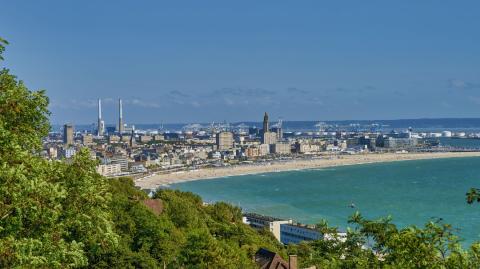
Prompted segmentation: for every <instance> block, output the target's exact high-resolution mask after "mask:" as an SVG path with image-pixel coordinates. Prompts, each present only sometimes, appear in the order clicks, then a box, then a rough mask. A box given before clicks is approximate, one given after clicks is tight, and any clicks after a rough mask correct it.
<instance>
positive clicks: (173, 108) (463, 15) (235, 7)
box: [0, 0, 480, 124]
mask: <svg viewBox="0 0 480 269" xmlns="http://www.w3.org/2000/svg"><path fill="white" fill-rule="evenodd" d="M478 10H480V1H468V0H466V1H448V0H446V1H433V0H432V1H353V0H352V1H318V0H317V1H278V0H277V1H249V0H245V1H225V0H221V1H208V0H206V1H119V0H116V1H113V0H112V1H106V0H102V1H93V0H88V1H87V0H85V1H54V0H48V1H34V0H30V1H3V2H2V3H1V8H0V36H1V37H3V38H4V39H6V40H8V41H9V43H10V45H8V47H7V50H6V52H5V54H4V58H5V61H4V62H1V63H0V66H4V67H7V68H9V69H10V70H11V72H12V73H13V74H15V75H17V76H18V77H19V78H20V79H21V80H23V81H24V82H25V84H26V85H27V86H28V87H29V88H30V89H32V90H37V89H45V90H46V91H47V95H48V96H49V98H50V107H49V108H50V111H51V112H52V114H51V121H52V123H54V124H62V123H65V122H72V123H76V124H90V123H94V122H96V119H97V110H96V104H97V98H102V100H103V111H104V115H103V118H104V120H105V121H106V122H107V123H115V122H116V120H117V111H116V109H117V108H116V106H117V105H116V102H117V99H118V98H122V99H123V102H124V120H125V121H126V122H127V123H137V124H139V123H192V122H212V121H215V122H219V121H230V122H240V121H261V120H262V118H263V113H264V112H265V111H268V112H269V114H270V118H271V119H272V120H274V119H277V118H282V119H284V120H318V121H324V120H355V119H405V118H444V117H448V118H452V117H480V30H479V27H480V16H478Z"/></svg>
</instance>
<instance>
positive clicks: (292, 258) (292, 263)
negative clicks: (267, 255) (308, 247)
mask: <svg viewBox="0 0 480 269" xmlns="http://www.w3.org/2000/svg"><path fill="white" fill-rule="evenodd" d="M288 269H297V255H289V256H288Z"/></svg>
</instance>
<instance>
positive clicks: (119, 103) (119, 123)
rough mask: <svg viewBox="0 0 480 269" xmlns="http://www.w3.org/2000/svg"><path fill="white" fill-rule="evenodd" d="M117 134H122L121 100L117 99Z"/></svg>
mask: <svg viewBox="0 0 480 269" xmlns="http://www.w3.org/2000/svg"><path fill="white" fill-rule="evenodd" d="M118 132H119V133H123V107H122V99H118Z"/></svg>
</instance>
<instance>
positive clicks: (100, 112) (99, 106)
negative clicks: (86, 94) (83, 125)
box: [98, 98, 102, 120]
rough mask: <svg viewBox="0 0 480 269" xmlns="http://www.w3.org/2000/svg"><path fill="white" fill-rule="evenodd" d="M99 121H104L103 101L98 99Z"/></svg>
mask: <svg viewBox="0 0 480 269" xmlns="http://www.w3.org/2000/svg"><path fill="white" fill-rule="evenodd" d="M98 119H99V120H101V119H102V99H100V98H98Z"/></svg>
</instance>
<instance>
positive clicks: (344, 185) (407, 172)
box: [171, 157, 480, 246]
mask: <svg viewBox="0 0 480 269" xmlns="http://www.w3.org/2000/svg"><path fill="white" fill-rule="evenodd" d="M471 187H480V157H478V158H477V157H466V158H449V159H435V160H415V161H400V162H390V163H376V164H362V165H351V166H341V167H334V168H325V169H310V170H299V171H288V172H277V173H265V174H257V175H245V176H231V177H225V178H218V179H210V180H201V181H191V182H184V183H179V184H174V185H172V186H171V188H174V189H179V190H182V191H191V192H193V193H196V194H199V195H200V196H201V197H202V198H203V199H204V201H206V202H215V201H227V202H230V203H231V204H234V205H237V206H239V207H241V208H242V209H243V210H244V211H246V212H255V213H260V214H264V215H268V216H275V217H280V218H285V219H293V220H296V221H298V222H301V223H307V224H315V223H319V222H320V220H326V221H327V222H328V223H329V224H330V225H332V226H336V227H338V228H339V229H340V230H345V229H346V228H347V227H349V224H348V223H347V221H348V217H349V216H351V215H352V214H353V213H354V212H355V211H359V212H360V213H361V214H362V215H363V216H364V217H366V218H368V219H378V218H382V217H387V216H391V217H392V221H393V223H395V224H397V225H398V226H399V227H406V226H408V225H417V226H420V227H422V226H423V225H424V224H425V223H427V222H429V221H437V220H442V221H443V222H444V223H448V224H451V225H452V226H453V227H454V229H455V230H454V231H455V233H456V234H457V235H458V236H459V237H460V238H461V239H462V244H463V245H464V246H468V245H470V244H471V243H472V242H474V241H480V204H472V205H469V204H467V203H466V196H465V194H466V192H467V191H468V190H469V189H470V188H471ZM352 204H353V205H354V206H355V207H354V208H352V207H351V205H352Z"/></svg>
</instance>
